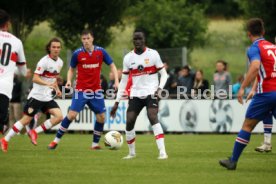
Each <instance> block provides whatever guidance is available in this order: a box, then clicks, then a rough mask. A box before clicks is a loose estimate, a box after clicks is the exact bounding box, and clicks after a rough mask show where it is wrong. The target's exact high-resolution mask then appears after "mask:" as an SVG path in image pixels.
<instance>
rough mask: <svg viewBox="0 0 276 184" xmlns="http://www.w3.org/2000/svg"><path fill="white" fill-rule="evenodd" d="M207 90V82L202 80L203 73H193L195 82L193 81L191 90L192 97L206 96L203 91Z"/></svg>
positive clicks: (200, 71)
mask: <svg viewBox="0 0 276 184" xmlns="http://www.w3.org/2000/svg"><path fill="white" fill-rule="evenodd" d="M207 89H209V82H208V80H206V79H204V76H203V71H202V70H197V71H196V73H195V80H194V86H193V89H192V95H195V96H198V95H199V94H200V95H203V94H206V95H208V93H206V91H205V90H207Z"/></svg>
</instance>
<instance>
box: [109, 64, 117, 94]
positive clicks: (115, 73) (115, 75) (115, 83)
mask: <svg viewBox="0 0 276 184" xmlns="http://www.w3.org/2000/svg"><path fill="white" fill-rule="evenodd" d="M109 66H110V70H111V72H112V73H113V75H114V78H115V82H114V88H115V90H117V89H118V87H119V76H118V71H117V67H116V65H115V64H114V63H111V64H110V65H109Z"/></svg>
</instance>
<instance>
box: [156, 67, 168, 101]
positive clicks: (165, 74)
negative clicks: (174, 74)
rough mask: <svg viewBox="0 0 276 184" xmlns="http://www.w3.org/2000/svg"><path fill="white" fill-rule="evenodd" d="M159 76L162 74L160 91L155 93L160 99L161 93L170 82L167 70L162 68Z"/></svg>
mask: <svg viewBox="0 0 276 184" xmlns="http://www.w3.org/2000/svg"><path fill="white" fill-rule="evenodd" d="M159 74H160V82H159V86H158V89H157V91H156V92H155V96H156V97H157V98H159V95H160V91H161V90H162V89H163V88H164V86H165V84H166V82H167V80H168V73H167V71H166V69H165V68H162V69H161V70H159Z"/></svg>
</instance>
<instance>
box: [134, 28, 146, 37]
mask: <svg viewBox="0 0 276 184" xmlns="http://www.w3.org/2000/svg"><path fill="white" fill-rule="evenodd" d="M134 33H143V35H144V37H146V32H145V31H144V30H143V29H142V28H136V29H135V30H134V31H133V34H134Z"/></svg>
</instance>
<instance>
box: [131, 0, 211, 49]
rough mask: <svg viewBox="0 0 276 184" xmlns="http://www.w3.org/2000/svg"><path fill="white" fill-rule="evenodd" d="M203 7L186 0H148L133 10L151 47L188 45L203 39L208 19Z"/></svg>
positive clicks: (197, 43)
mask: <svg viewBox="0 0 276 184" xmlns="http://www.w3.org/2000/svg"><path fill="white" fill-rule="evenodd" d="M203 11H204V10H203V8H202V7H201V6H200V5H189V6H187V4H186V0H178V1H171V0H147V1H144V2H138V3H137V5H136V6H135V7H133V8H132V10H131V12H132V15H133V16H135V17H136V20H135V23H136V27H139V28H142V29H143V30H145V32H146V34H147V44H148V45H149V46H150V47H153V48H170V47H182V46H186V47H188V48H189V49H192V48H193V47H195V46H197V45H201V44H203V43H204V40H205V32H206V29H207V20H206V18H205V17H204V15H203Z"/></svg>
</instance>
